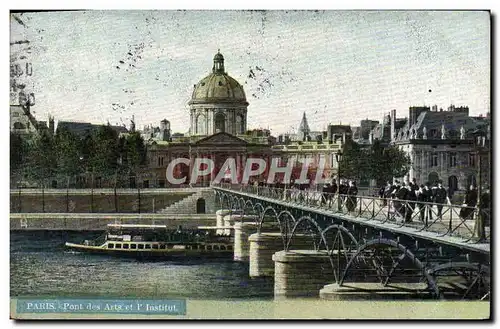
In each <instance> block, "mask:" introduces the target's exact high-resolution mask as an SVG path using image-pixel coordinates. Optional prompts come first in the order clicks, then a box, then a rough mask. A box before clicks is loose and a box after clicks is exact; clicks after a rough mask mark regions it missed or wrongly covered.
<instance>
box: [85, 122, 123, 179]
mask: <svg viewBox="0 0 500 329" xmlns="http://www.w3.org/2000/svg"><path fill="white" fill-rule="evenodd" d="M86 144H87V145H86V147H85V148H86V150H85V152H86V153H88V154H89V165H90V169H91V172H92V173H93V174H94V173H97V174H100V175H103V176H111V175H114V174H115V171H116V169H117V168H118V157H119V150H118V134H117V133H116V131H114V130H113V129H112V128H111V126H110V125H109V124H108V125H106V126H100V127H99V128H98V129H97V130H96V131H95V132H94V133H93V135H92V142H91V143H89V141H88V140H87V141H86Z"/></svg>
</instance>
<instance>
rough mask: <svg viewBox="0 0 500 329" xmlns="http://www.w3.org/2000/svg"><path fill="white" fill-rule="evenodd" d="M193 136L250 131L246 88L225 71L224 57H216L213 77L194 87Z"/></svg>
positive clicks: (191, 103) (208, 77) (190, 104)
mask: <svg viewBox="0 0 500 329" xmlns="http://www.w3.org/2000/svg"><path fill="white" fill-rule="evenodd" d="M189 107H190V114H191V125H190V126H191V130H190V131H191V135H192V136H206V135H213V134H216V133H218V132H226V133H229V134H231V135H242V134H244V133H245V132H246V127H247V107H248V102H247V100H246V96H245V91H244V90H243V87H242V86H241V85H240V84H239V83H238V81H236V80H235V79H233V78H232V77H230V76H229V75H228V74H227V73H226V71H225V68H224V56H222V54H221V53H220V52H217V54H215V56H214V65H213V67H212V73H210V74H209V75H208V76H206V77H205V78H203V79H201V80H200V82H198V83H197V84H195V85H194V90H193V94H192V97H191V101H190V102H189Z"/></svg>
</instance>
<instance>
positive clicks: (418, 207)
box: [251, 178, 490, 225]
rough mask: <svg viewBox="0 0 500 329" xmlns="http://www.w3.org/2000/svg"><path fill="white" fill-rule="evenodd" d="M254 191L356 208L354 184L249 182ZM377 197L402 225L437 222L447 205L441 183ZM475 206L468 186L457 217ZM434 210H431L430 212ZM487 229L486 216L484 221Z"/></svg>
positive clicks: (394, 188) (387, 189)
mask: <svg viewBox="0 0 500 329" xmlns="http://www.w3.org/2000/svg"><path fill="white" fill-rule="evenodd" d="M251 185H253V186H256V187H270V188H273V189H275V190H277V191H280V190H282V191H283V193H282V195H280V197H283V198H285V199H287V200H290V199H292V200H296V201H299V202H301V201H303V200H305V199H309V200H311V199H312V200H314V201H318V203H319V205H320V206H321V205H323V206H327V207H331V206H332V204H333V202H334V197H335V196H339V197H340V201H341V207H342V208H343V207H345V208H346V209H347V210H348V211H349V212H352V211H354V210H355V209H356V206H357V205H358V200H357V197H356V196H357V195H358V187H357V185H356V182H355V181H354V180H346V179H341V180H340V185H339V186H338V185H337V182H336V179H335V178H333V179H332V180H331V182H327V183H325V184H324V185H322V187H319V186H315V187H313V186H311V185H310V184H298V183H296V182H294V181H292V182H290V184H284V183H281V182H276V183H274V184H268V183H267V182H266V181H264V180H261V181H253V182H252V184H251ZM378 197H379V198H380V199H381V202H382V206H383V207H386V206H387V207H389V208H390V209H391V210H392V213H393V214H395V215H398V216H400V217H401V218H402V219H403V220H404V221H405V222H407V223H408V222H411V221H413V219H414V218H418V219H419V220H420V221H421V222H427V221H429V220H431V221H432V220H433V219H441V218H442V216H443V208H444V207H445V205H446V204H448V205H451V200H450V194H449V191H448V190H447V189H446V188H445V187H444V186H443V184H442V181H438V182H436V183H435V184H430V183H429V182H427V183H425V184H420V185H419V184H418V183H417V181H416V179H415V178H413V179H412V180H411V181H409V182H401V181H399V180H396V181H395V182H394V183H393V184H391V182H387V184H386V185H385V186H382V187H381V188H380V189H379V190H378ZM477 202H478V190H477V188H476V186H474V185H471V186H470V187H469V189H468V190H467V191H466V193H465V197H464V200H463V204H462V206H463V207H462V208H461V209H460V213H459V216H460V218H462V219H463V220H466V219H472V218H473V216H474V209H475V207H476V206H477ZM489 202H490V201H489V193H488V192H486V193H484V194H483V195H482V197H481V201H480V203H481V204H482V208H483V209H487V210H488V211H489V208H490V205H489ZM434 207H435V209H434ZM486 220H487V221H488V225H489V215H488V216H487V217H486Z"/></svg>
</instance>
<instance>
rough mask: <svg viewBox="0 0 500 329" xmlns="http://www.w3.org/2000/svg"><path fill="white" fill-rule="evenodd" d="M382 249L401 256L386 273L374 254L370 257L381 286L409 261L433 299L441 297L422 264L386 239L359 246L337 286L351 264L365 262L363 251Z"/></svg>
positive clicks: (406, 249)
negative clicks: (425, 284)
mask: <svg viewBox="0 0 500 329" xmlns="http://www.w3.org/2000/svg"><path fill="white" fill-rule="evenodd" d="M384 247H386V248H387V247H389V248H393V249H396V250H399V252H401V254H400V255H399V256H398V257H397V258H396V261H394V260H392V265H391V268H390V269H389V271H387V269H386V268H385V267H384V266H383V263H382V262H381V261H380V260H379V259H378V257H377V255H376V253H374V254H372V255H370V258H371V260H372V264H373V266H374V268H375V270H376V271H377V275H378V276H379V279H380V283H381V284H383V285H384V286H385V285H387V284H388V283H389V280H390V279H391V278H392V275H393V274H394V273H395V270H396V268H398V266H399V265H400V264H401V262H402V261H403V260H404V259H409V260H410V261H411V262H412V263H413V264H414V265H415V266H416V267H417V268H418V269H419V271H420V272H421V275H422V276H423V279H425V281H426V282H427V285H428V289H429V290H430V292H431V294H432V295H433V296H434V297H442V296H441V294H440V291H439V288H438V286H437V284H436V282H435V280H434V278H433V277H432V276H431V275H430V274H429V273H428V271H427V270H426V268H425V266H424V264H423V263H422V262H421V261H420V260H419V259H418V258H417V257H416V256H415V255H414V254H413V253H412V252H411V251H410V249H409V248H407V247H405V246H404V245H402V244H400V243H399V242H398V241H394V240H390V239H386V238H378V239H373V240H370V241H368V242H366V243H365V244H363V245H361V246H359V248H358V250H357V251H356V253H355V254H354V255H353V256H352V257H351V259H350V260H349V262H348V263H347V265H346V267H345V269H344V272H343V274H342V277H341V278H340V280H339V281H338V282H337V283H338V284H339V285H342V284H343V283H344V281H345V279H346V277H347V275H348V273H349V271H350V270H351V268H352V266H353V264H354V263H355V262H356V261H359V260H360V258H361V260H362V261H363V262H364V261H365V259H364V258H362V257H363V256H364V255H363V253H364V252H365V251H373V250H375V251H377V249H381V248H384Z"/></svg>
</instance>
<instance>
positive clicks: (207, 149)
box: [134, 52, 272, 188]
mask: <svg viewBox="0 0 500 329" xmlns="http://www.w3.org/2000/svg"><path fill="white" fill-rule="evenodd" d="M188 104H189V111H190V120H191V121H190V129H189V134H186V135H184V134H171V127H170V126H168V129H167V130H168V131H167V133H166V134H158V133H157V132H162V131H164V129H162V126H165V124H163V123H162V125H160V127H145V128H144V130H143V132H142V133H143V137H144V139H145V140H146V142H147V143H148V148H147V150H148V155H147V157H148V168H147V170H145V171H144V172H143V173H141V175H140V177H137V178H134V179H136V180H137V179H138V180H139V181H138V184H137V185H138V186H141V187H160V188H161V187H167V186H170V185H171V184H169V182H168V180H167V177H166V169H167V166H168V164H169V163H170V162H171V161H172V160H174V159H179V158H184V159H189V165H185V164H179V165H177V166H175V168H174V173H173V174H174V177H186V178H187V180H186V182H189V181H190V179H191V177H190V176H191V171H190V168H192V167H193V165H194V162H195V159H196V158H205V159H211V160H212V161H213V163H214V166H215V168H214V170H213V173H212V174H210V175H207V176H204V177H200V178H199V179H198V180H197V181H196V183H195V184H201V185H205V186H206V185H208V184H209V183H210V181H211V180H212V179H214V178H215V176H214V175H215V174H216V173H218V171H219V169H220V168H221V167H222V165H223V164H224V163H225V161H226V159H227V158H233V159H235V163H236V168H237V171H238V173H237V175H238V177H239V178H240V177H241V176H242V173H243V169H244V168H245V164H246V159H247V158H248V157H259V158H264V159H269V158H270V157H271V154H272V150H271V140H270V139H272V137H271V136H270V132H269V131H264V130H262V129H261V130H258V129H257V130H255V131H253V132H250V133H247V108H248V102H247V99H246V96H245V91H244V90H243V87H242V86H241V85H240V84H239V83H238V81H236V80H235V79H234V78H232V77H230V76H229V75H228V74H227V72H226V70H225V68H224V56H222V54H221V53H220V52H217V54H215V56H214V58H213V67H212V73H210V74H209V75H208V76H206V77H205V78H203V79H201V80H200V81H199V82H198V83H197V84H195V85H194V89H193V93H192V95H191V100H190V101H189V103H188ZM165 121H166V120H165ZM141 181H142V182H141ZM186 184H187V183H186Z"/></svg>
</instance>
